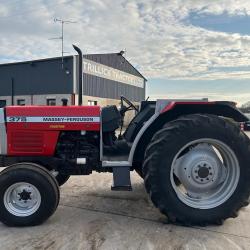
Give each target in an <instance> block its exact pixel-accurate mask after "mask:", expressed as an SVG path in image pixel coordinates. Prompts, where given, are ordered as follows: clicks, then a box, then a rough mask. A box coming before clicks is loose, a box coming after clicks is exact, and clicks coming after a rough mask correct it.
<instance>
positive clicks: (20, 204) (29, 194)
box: [4, 182, 41, 217]
mask: <svg viewBox="0 0 250 250" xmlns="http://www.w3.org/2000/svg"><path fill="white" fill-rule="evenodd" d="M4 205H5V208H6V209H7V210H8V211H9V212H10V213H11V214H13V215H15V216H19V217H26V216H30V215H32V214H34V213H35V212H36V211H37V210H38V209H39V207H40V205H41V194H40V192H39V191H38V189H37V188H36V187H35V186H34V185H32V184H30V183H26V182H18V183H15V184H13V185H11V186H10V187H9V188H8V189H7V190H6V192H5V194H4Z"/></svg>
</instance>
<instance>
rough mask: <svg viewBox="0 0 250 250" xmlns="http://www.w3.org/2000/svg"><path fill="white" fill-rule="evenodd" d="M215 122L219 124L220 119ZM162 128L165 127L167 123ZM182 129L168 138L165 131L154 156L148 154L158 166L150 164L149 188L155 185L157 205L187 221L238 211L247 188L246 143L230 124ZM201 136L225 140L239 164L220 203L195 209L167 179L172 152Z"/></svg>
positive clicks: (228, 214) (174, 153) (221, 216)
mask: <svg viewBox="0 0 250 250" xmlns="http://www.w3.org/2000/svg"><path fill="white" fill-rule="evenodd" d="M217 119H219V118H217ZM217 125H220V122H219V123H218V124H217ZM170 126H171V125H170ZM165 129H168V127H166V128H165ZM184 132H185V133H179V134H178V133H177V134H173V136H172V138H171V135H170V134H169V133H167V138H166V141H165V142H167V143H165V144H164V146H163V145H162V147H161V149H160V150H159V152H158V153H157V156H155V157H154V155H152V160H151V161H152V162H153V164H154V165H155V166H158V167H155V168H154V171H155V172H154V174H153V177H152V178H151V180H153V183H152V185H153V186H152V188H153V189H154V187H156V190H158V191H157V192H156V194H155V197H157V199H158V201H157V206H158V207H161V208H162V210H165V209H167V210H168V211H169V212H170V213H172V212H173V213H174V214H176V215H177V217H178V218H180V220H181V221H186V222H187V221H190V224H192V223H195V224H196V223H199V222H201V221H202V220H203V221H204V218H208V220H209V221H216V220H220V219H221V218H227V217H230V216H231V215H232V212H233V211H238V209H239V208H240V207H241V206H242V204H240V203H241V201H242V200H244V199H245V197H243V196H244V195H246V194H245V193H244V192H243V190H247V189H249V187H247V183H248V180H249V155H248V153H249V151H248V149H247V148H246V145H245V144H242V140H241V138H240V137H238V134H237V133H235V129H234V128H233V127H231V126H229V127H228V129H222V126H216V123H215V124H214V126H211V124H203V126H200V127H195V129H194V127H192V126H186V128H185V131H184ZM201 138H211V139H215V140H219V141H222V142H223V143H225V144H226V145H227V146H229V147H230V148H231V150H232V151H233V152H234V153H235V155H236V157H237V159H238V162H239V166H240V178H239V182H238V185H237V187H236V190H235V191H234V193H233V194H232V195H231V197H230V198H229V199H228V200H227V201H225V202H224V203H223V204H221V205H219V206H218V207H215V208H211V209H195V208H192V207H189V206H188V205H186V204H185V203H183V202H182V201H181V200H180V199H179V198H178V196H177V194H176V192H175V190H174V189H173V186H172V183H171V179H170V175H171V165H172V162H173V159H174V157H175V156H176V153H177V152H179V150H181V149H182V148H183V147H184V146H185V145H187V144H188V143H190V142H191V141H195V140H198V139H201ZM157 186H158V187H157ZM161 208H160V209H161ZM162 212H164V211H162Z"/></svg>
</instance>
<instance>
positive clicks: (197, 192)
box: [0, 47, 250, 226]
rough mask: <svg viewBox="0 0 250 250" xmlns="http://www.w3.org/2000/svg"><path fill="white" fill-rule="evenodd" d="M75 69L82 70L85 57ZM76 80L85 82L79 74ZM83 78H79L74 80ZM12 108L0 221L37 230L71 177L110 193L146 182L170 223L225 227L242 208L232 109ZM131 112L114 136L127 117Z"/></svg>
mask: <svg viewBox="0 0 250 250" xmlns="http://www.w3.org/2000/svg"><path fill="white" fill-rule="evenodd" d="M75 48H76V50H77V51H78V53H79V61H80V63H79V65H80V66H81V58H82V55H81V52H80V50H79V49H78V48H77V47H75ZM79 72H82V71H81V69H80V70H79ZM80 75H81V74H80ZM79 78H80V80H79V83H80V86H79V91H80V94H79V104H80V105H79V106H9V107H5V108H1V109H0V155H1V157H0V162H1V166H2V167H5V169H4V170H3V171H2V172H1V173H0V221H1V222H3V223H4V224H6V225H8V226H33V225H38V224H41V223H42V222H44V221H45V220H46V219H48V218H49V217H50V216H51V215H52V214H53V213H54V212H55V210H56V208H57V206H58V203H59V198H60V193H59V186H60V185H62V184H64V183H65V182H66V181H67V180H68V178H69V176H70V175H89V174H91V173H92V172H93V171H97V172H100V173H101V172H110V173H112V174H113V185H112V187H111V189H112V190H119V191H121V190H124V191H130V190H132V187H131V181H130V172H131V171H133V170H135V171H136V172H137V173H138V174H139V175H140V176H141V177H142V178H143V179H144V183H145V187H146V191H147V193H148V194H149V196H150V198H151V200H152V202H153V203H154V205H155V206H156V207H157V208H159V210H160V211H161V212H162V213H163V214H165V215H166V216H167V218H168V220H169V221H170V222H173V223H180V224H184V225H208V224H222V223H223V221H224V220H225V219H227V218H230V217H236V216H237V212H238V211H239V209H240V208H242V207H244V206H247V205H248V198H249V195H250V140H249V139H248V137H247V136H246V135H245V134H244V133H243V132H242V131H241V130H240V128H239V125H238V123H239V122H245V121H247V120H248V118H247V117H245V116H244V115H243V114H242V113H241V112H240V111H239V110H238V109H237V108H236V107H235V105H233V104H232V103H231V102H207V101H173V100H171V101H169V100H157V101H142V102H141V105H140V108H139V110H138V109H137V107H136V106H135V105H134V104H133V103H132V102H130V101H129V100H128V99H126V98H125V97H123V96H122V97H121V108H120V109H118V108H117V107H116V106H107V107H103V108H100V107H99V106H82V105H81V104H82V102H81V101H82V100H81V96H82V93H81V89H82V88H81V76H79ZM129 110H135V111H136V112H137V114H136V116H135V117H134V119H133V120H132V121H131V123H130V124H129V126H128V127H127V129H126V131H125V132H124V133H123V134H122V135H120V136H119V137H117V136H116V131H117V129H118V128H119V127H120V126H122V123H123V119H124V116H125V114H126V112H127V111H129Z"/></svg>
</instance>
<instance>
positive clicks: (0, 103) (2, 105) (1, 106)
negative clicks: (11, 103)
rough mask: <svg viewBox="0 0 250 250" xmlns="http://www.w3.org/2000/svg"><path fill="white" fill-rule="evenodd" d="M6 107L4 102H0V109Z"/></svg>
mask: <svg viewBox="0 0 250 250" xmlns="http://www.w3.org/2000/svg"><path fill="white" fill-rule="evenodd" d="M5 106H6V100H0V108H3V107H5Z"/></svg>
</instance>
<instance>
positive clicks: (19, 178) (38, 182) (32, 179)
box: [0, 168, 58, 226]
mask: <svg viewBox="0 0 250 250" xmlns="http://www.w3.org/2000/svg"><path fill="white" fill-rule="evenodd" d="M17 182H26V183H30V184H32V185H34V186H35V187H36V188H37V189H38V191H39V192H40V195H41V204H40V207H39V208H38V210H37V211H36V212H35V213H34V214H32V215H30V216H26V217H18V216H15V215H13V214H11V213H10V212H9V211H8V210H7V209H6V207H5V205H4V202H3V200H4V194H5V192H6V190H7V189H8V188H9V187H10V186H11V185H13V184H15V183H17ZM57 199H58V198H57V195H56V192H55V188H54V187H53V186H52V184H51V182H50V181H49V180H48V178H46V177H45V176H44V175H43V174H41V173H39V172H36V171H32V170H30V169H24V168H23V169H21V168H20V169H14V170H12V171H10V172H7V173H4V174H3V175H1V176H0V220H1V221H2V222H3V223H5V224H7V225H9V226H32V225H38V224H41V223H42V222H43V221H45V220H46V219H47V218H48V217H49V216H50V215H51V214H52V213H53V212H54V210H55V207H56V204H57V202H58V201H57Z"/></svg>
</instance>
